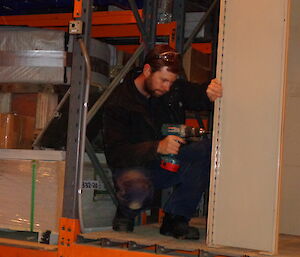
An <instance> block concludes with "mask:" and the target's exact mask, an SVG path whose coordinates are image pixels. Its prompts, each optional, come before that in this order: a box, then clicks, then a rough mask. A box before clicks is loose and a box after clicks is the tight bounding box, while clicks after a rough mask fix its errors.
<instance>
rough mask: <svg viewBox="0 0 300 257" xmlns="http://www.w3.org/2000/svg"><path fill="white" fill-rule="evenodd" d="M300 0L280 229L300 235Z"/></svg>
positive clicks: (293, 22)
mask: <svg viewBox="0 0 300 257" xmlns="http://www.w3.org/2000/svg"><path fill="white" fill-rule="evenodd" d="M299 14H300V1H299V0H292V1H291V15H290V37H289V50H288V71H287V82H288V87H287V94H286V111H285V112H286V115H285V131H284V166H283V172H282V178H283V179H282V199H281V213H280V218H281V219H280V221H281V225H280V232H281V233H284V234H292V235H300V193H299V190H300V115H299V110H300V72H299V69H300V50H299V49H300V48H299V46H300V19H299Z"/></svg>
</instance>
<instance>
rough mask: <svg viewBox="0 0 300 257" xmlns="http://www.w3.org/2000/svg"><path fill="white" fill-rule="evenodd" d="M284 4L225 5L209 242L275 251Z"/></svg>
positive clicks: (238, 0) (241, 0) (248, 0)
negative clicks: (220, 87) (222, 91)
mask: <svg viewBox="0 0 300 257" xmlns="http://www.w3.org/2000/svg"><path fill="white" fill-rule="evenodd" d="M287 12H288V1H287V0H223V1H221V22H220V38H219V50H218V77H219V78H221V80H222V83H223V87H224V96H223V98H222V99H221V101H219V102H218V103H216V112H215V123H214V139H213V153H212V157H213V165H212V177H211V194H210V207H209V226H208V244H209V245H211V246H214V245H215V246H216V245H222V246H232V247H239V248H248V249H256V250H260V251H267V252H274V251H275V249H276V238H277V223H278V222H277V217H278V215H277V214H278V194H279V190H278V189H279V175H280V165H279V164H280V159H281V150H280V149H281V148H280V147H281V141H282V137H281V134H282V120H283V117H282V110H283V105H284V102H283V99H284V85H285V72H284V71H285V61H286V60H285V59H286V39H287V37H286V34H287V18H288V17H287Z"/></svg>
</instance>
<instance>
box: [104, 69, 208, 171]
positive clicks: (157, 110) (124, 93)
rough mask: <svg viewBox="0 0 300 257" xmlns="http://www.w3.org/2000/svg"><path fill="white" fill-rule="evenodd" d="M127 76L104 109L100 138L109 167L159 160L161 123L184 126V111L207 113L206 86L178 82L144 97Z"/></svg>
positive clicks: (145, 164)
mask: <svg viewBox="0 0 300 257" xmlns="http://www.w3.org/2000/svg"><path fill="white" fill-rule="evenodd" d="M137 76H138V74H137V73H133V72H132V73H130V74H129V75H128V76H127V77H126V79H125V80H124V82H123V83H121V84H120V85H119V86H118V87H117V88H116V89H115V91H114V92H113V93H112V95H111V96H110V97H109V98H108V100H107V101H106V103H105V106H104V115H103V138H104V145H105V155H106V158H107V162H108V164H109V166H110V167H111V168H128V167H137V166H139V167H141V166H147V165H148V164H149V163H150V162H152V161H153V160H156V159H158V158H159V155H158V154H157V152H156V150H157V146H158V143H159V141H160V140H161V139H162V138H163V136H162V134H161V126H162V124H164V123H176V124H184V121H185V110H209V109H210V108H211V103H210V101H209V99H208V97H207V95H206V89H207V86H208V83H207V84H203V85H196V84H191V83H188V82H186V81H185V80H181V79H178V80H176V81H175V82H174V84H173V85H172V89H171V90H170V91H169V92H168V93H167V94H165V95H163V96H161V97H158V98H157V97H156V98H155V97H151V98H146V97H145V96H143V95H142V94H141V93H140V92H139V91H138V90H137V88H136V87H135V85H134V79H135V78H136V77H137Z"/></svg>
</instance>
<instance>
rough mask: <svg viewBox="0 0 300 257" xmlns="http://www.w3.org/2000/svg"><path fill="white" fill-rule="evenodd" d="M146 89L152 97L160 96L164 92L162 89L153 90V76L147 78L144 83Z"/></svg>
mask: <svg viewBox="0 0 300 257" xmlns="http://www.w3.org/2000/svg"><path fill="white" fill-rule="evenodd" d="M144 90H145V91H146V92H147V93H148V94H149V95H150V96H152V97H160V96H162V95H163V94H164V93H163V92H162V91H160V90H157V89H156V90H153V86H152V77H151V76H150V77H149V78H147V79H146V81H145V84H144Z"/></svg>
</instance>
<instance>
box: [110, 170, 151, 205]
mask: <svg viewBox="0 0 300 257" xmlns="http://www.w3.org/2000/svg"><path fill="white" fill-rule="evenodd" d="M115 186H116V190H117V197H118V200H119V202H120V204H122V205H124V206H127V207H128V208H129V209H132V210H138V209H142V208H143V207H145V205H147V204H148V203H150V202H151V200H152V195H153V186H152V183H151V181H150V179H149V178H148V177H147V176H146V175H145V173H144V172H143V170H140V169H132V170H126V171H123V172H122V173H121V174H120V176H118V177H117V178H115Z"/></svg>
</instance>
